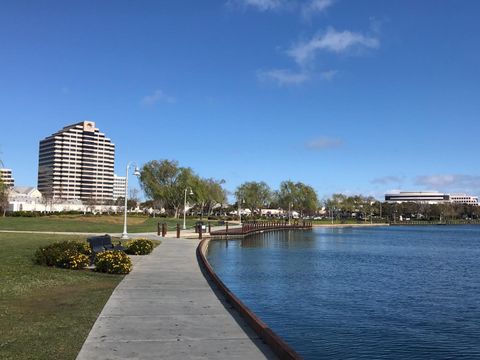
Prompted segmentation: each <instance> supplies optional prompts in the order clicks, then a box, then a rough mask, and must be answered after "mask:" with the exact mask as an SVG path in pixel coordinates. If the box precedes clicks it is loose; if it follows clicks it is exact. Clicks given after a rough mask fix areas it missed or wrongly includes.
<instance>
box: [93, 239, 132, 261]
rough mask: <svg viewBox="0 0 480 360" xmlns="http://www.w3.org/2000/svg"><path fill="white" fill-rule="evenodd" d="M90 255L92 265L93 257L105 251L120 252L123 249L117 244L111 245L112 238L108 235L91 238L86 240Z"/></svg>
mask: <svg viewBox="0 0 480 360" xmlns="http://www.w3.org/2000/svg"><path fill="white" fill-rule="evenodd" d="M87 242H88V244H89V245H90V249H91V250H92V255H91V257H90V263H93V261H94V260H95V256H96V255H97V254H98V253H101V252H102V251H105V250H121V251H125V248H124V247H123V246H122V245H121V244H120V242H118V244H117V245H114V244H113V243H112V237H111V236H110V235H107V234H105V235H101V236H92V237H89V238H88V239H87Z"/></svg>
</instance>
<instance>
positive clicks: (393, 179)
mask: <svg viewBox="0 0 480 360" xmlns="http://www.w3.org/2000/svg"><path fill="white" fill-rule="evenodd" d="M404 180H405V179H404V178H403V177H400V176H383V177H378V178H375V179H373V180H372V181H370V182H371V183H372V184H381V185H387V184H392V183H395V184H400V183H403V181H404Z"/></svg>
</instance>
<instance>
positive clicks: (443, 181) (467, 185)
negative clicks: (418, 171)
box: [414, 174, 480, 192]
mask: <svg viewBox="0 0 480 360" xmlns="http://www.w3.org/2000/svg"><path fill="white" fill-rule="evenodd" d="M414 182H415V184H416V185H419V186H425V187H428V188H436V189H438V190H443V191H446V190H448V191H459V192H472V191H474V192H478V189H479V188H480V176H478V175H463V174H443V175H423V176H417V177H416V178H415V181H414Z"/></svg>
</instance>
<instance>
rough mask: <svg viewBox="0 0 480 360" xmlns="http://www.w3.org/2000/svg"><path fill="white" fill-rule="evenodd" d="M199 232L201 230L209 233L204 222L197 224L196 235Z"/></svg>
mask: <svg viewBox="0 0 480 360" xmlns="http://www.w3.org/2000/svg"><path fill="white" fill-rule="evenodd" d="M199 230H200V231H201V232H202V233H205V232H207V227H206V226H205V224H204V222H203V221H197V222H196V223H195V234H198V232H199Z"/></svg>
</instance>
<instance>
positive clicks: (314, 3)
mask: <svg viewBox="0 0 480 360" xmlns="http://www.w3.org/2000/svg"><path fill="white" fill-rule="evenodd" d="M333 3H334V0H310V1H308V2H307V3H305V4H303V5H301V7H300V9H301V13H302V16H303V18H304V19H306V20H309V19H310V18H311V17H312V16H313V15H315V14H318V13H322V12H324V11H325V10H327V9H328V8H329V7H330V6H332V5H333Z"/></svg>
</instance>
